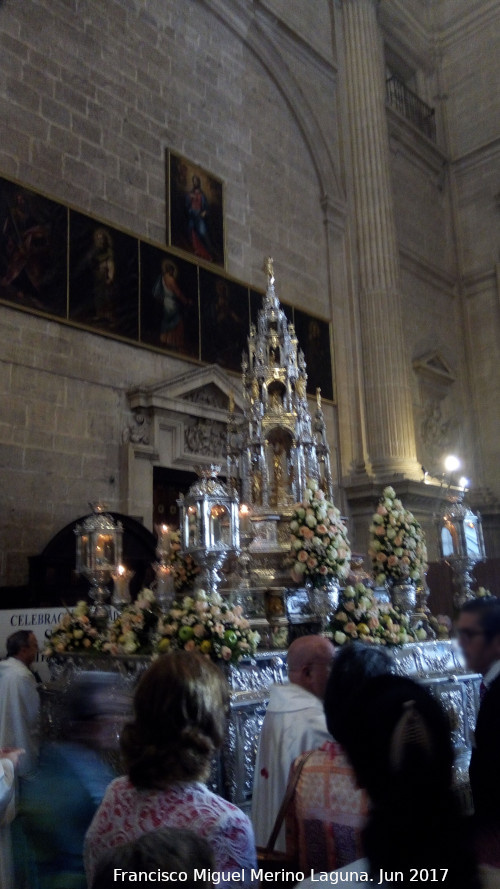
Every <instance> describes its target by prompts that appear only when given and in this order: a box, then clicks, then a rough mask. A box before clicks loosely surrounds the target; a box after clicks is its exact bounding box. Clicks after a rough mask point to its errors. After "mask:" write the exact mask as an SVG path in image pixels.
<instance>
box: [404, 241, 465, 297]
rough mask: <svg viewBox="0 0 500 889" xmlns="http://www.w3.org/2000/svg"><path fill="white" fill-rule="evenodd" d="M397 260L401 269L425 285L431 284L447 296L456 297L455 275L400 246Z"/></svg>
mask: <svg viewBox="0 0 500 889" xmlns="http://www.w3.org/2000/svg"><path fill="white" fill-rule="evenodd" d="M399 258H400V262H401V268H402V269H404V270H405V271H407V272H410V273H411V274H412V275H415V276H416V277H417V278H420V280H421V281H425V283H426V284H431V285H433V286H434V287H437V288H438V289H439V290H441V291H443V292H444V293H445V294H446V295H447V296H450V297H454V296H455V295H456V285H457V278H456V277H455V275H452V274H450V273H449V272H446V271H445V270H444V269H441V268H439V267H438V266H437V265H434V263H432V262H430V260H428V259H425V258H424V257H423V256H420V255H419V254H418V253H415V251H414V250H411V249H410V248H409V247H404V246H400V248H399Z"/></svg>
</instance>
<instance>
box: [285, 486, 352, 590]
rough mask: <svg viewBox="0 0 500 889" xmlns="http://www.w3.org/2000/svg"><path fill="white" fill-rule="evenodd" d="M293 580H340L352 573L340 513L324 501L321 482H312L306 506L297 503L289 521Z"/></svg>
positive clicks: (307, 493)
mask: <svg viewBox="0 0 500 889" xmlns="http://www.w3.org/2000/svg"><path fill="white" fill-rule="evenodd" d="M290 535H291V556H292V559H293V567H292V577H293V579H294V580H295V581H301V580H303V579H304V577H305V576H307V577H312V578H318V577H323V578H327V577H337V578H338V579H339V580H343V579H344V578H345V577H347V574H348V573H349V566H350V561H351V548H350V546H349V540H348V538H347V528H346V526H345V524H344V522H343V521H342V518H341V516H340V511H339V510H338V509H337V507H336V506H334V505H333V503H331V502H330V501H329V500H327V499H326V498H325V495H324V493H323V491H321V490H319V486H318V482H317V481H315V480H314V479H309V480H308V481H307V484H306V491H305V496H304V502H303V503H297V504H296V505H295V507H294V512H293V515H292V517H291V520H290Z"/></svg>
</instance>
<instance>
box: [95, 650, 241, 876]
mask: <svg viewBox="0 0 500 889" xmlns="http://www.w3.org/2000/svg"><path fill="white" fill-rule="evenodd" d="M227 702H228V692H227V685H226V682H225V680H224V677H223V675H222V673H221V672H220V670H219V669H218V668H217V667H216V666H215V665H214V664H213V663H212V662H211V661H209V660H208V659H207V658H204V657H203V656H202V655H199V654H197V653H195V652H186V651H175V652H172V653H170V654H166V655H164V656H163V657H160V658H159V659H158V660H157V661H155V663H154V664H153V665H152V666H151V667H150V668H149V669H148V670H147V672H146V673H145V674H144V675H143V677H142V679H141V680H140V682H139V684H138V686H137V689H136V692H135V695H134V720H133V721H132V722H130V723H128V724H127V725H126V726H125V728H124V730H123V733H122V736H121V748H122V753H123V756H124V760H125V764H126V767H127V772H128V775H127V776H126V777H121V778H117V779H116V780H115V781H113V783H112V784H111V785H110V787H109V788H108V790H107V793H106V795H105V797H104V799H103V802H102V804H101V806H100V808H99V810H98V812H97V813H96V815H95V818H94V820H93V822H92V824H91V825H90V828H89V830H88V833H87V836H86V840H85V869H86V873H87V878H88V881H89V884H91V883H92V880H93V877H94V873H95V870H96V866H97V863H98V861H99V858H100V856H101V855H102V854H103V852H104V851H105V850H106V849H109V848H113V847H115V846H121V845H123V844H124V843H127V842H129V841H131V840H135V839H137V838H138V837H140V836H142V834H145V833H149V832H150V831H153V830H157V829H158V828H160V827H180V828H189V829H190V830H193V831H195V832H196V833H197V834H198V835H199V836H201V837H203V838H205V839H206V840H207V841H208V842H209V844H210V846H211V848H212V850H213V854H214V858H215V863H216V870H217V871H219V872H221V873H223V874H224V875H225V877H226V879H225V882H227V883H228V884H229V885H231V884H232V879H231V876H233V877H234V883H235V885H236V884H237V885H238V886H242V885H245V884H248V883H249V881H250V874H251V869H252V868H256V857H255V845H254V839H253V832H252V827H251V824H250V821H249V819H248V818H247V817H246V815H244V814H243V813H242V812H241V811H240V809H238V808H237V807H236V806H233V805H232V804H231V803H229V802H226V800H223V799H222V798H221V797H219V796H216V794H214V793H211V791H209V790H208V788H207V787H206V785H205V784H204V783H203V782H205V781H206V780H207V778H208V776H209V773H210V767H211V763H212V761H213V758H214V755H215V753H216V751H217V749H218V748H219V747H220V745H221V744H222V740H223V737H224V731H225V725H226V709H227ZM243 871H244V873H242V872H243Z"/></svg>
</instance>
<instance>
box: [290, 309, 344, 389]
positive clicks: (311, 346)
mask: <svg viewBox="0 0 500 889" xmlns="http://www.w3.org/2000/svg"><path fill="white" fill-rule="evenodd" d="M294 319H295V332H296V334H297V338H298V341H299V348H300V349H302V351H303V353H304V357H305V359H306V365H307V391H308V393H309V394H310V395H315V394H316V389H318V388H319V389H321V394H322V396H323V398H328V399H329V400H330V401H333V398H334V396H333V372H332V366H333V365H332V348H331V338H330V324H329V323H328V321H322V320H321V319H320V318H315V317H314V316H313V315H308V314H306V312H301V311H300V310H299V309H295V310H294Z"/></svg>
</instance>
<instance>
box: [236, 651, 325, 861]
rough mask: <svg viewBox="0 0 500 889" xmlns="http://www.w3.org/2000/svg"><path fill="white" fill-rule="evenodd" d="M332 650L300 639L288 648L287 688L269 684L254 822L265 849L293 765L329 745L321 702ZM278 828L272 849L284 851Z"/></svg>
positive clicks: (255, 781) (256, 775)
mask: <svg viewBox="0 0 500 889" xmlns="http://www.w3.org/2000/svg"><path fill="white" fill-rule="evenodd" d="M333 656H334V648H333V645H332V644H331V642H329V640H328V639H325V638H324V637H323V636H301V637H300V638H299V639H295V640H294V641H293V642H292V644H291V645H290V648H289V649H288V658H287V661H288V678H289V680H290V682H289V684H288V685H273V686H272V688H271V694H270V697H269V704H268V707H267V711H266V715H265V718H264V723H263V726H262V733H261V736H260V742H259V749H258V751H257V760H256V764H255V778H254V786H253V796H252V822H253V827H254V832H255V841H256V843H257V845H258V846H265V845H266V844H267V841H268V839H269V836H270V834H271V831H272V829H273V826H274V822H275V820H276V815H277V814H278V810H279V807H280V805H281V802H282V800H283V797H284V795H285V790H286V786H287V782H288V774H289V772H290V766H291V765H292V763H293V761H294V760H295V759H296V758H297V756H300V754H301V753H304V752H305V751H306V750H315V749H316V748H317V747H320V746H321V745H322V744H323V743H324V741H327V740H330V739H331V738H330V734H329V732H328V729H327V727H326V721H325V714H324V712H323V698H324V695H325V689H326V683H327V681H328V676H329V673H330V667H331V664H332V661H333ZM285 847H286V844H285V829H284V827H282V829H281V831H280V834H279V836H278V839H277V841H276V844H275V849H277V850H279V851H285Z"/></svg>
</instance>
